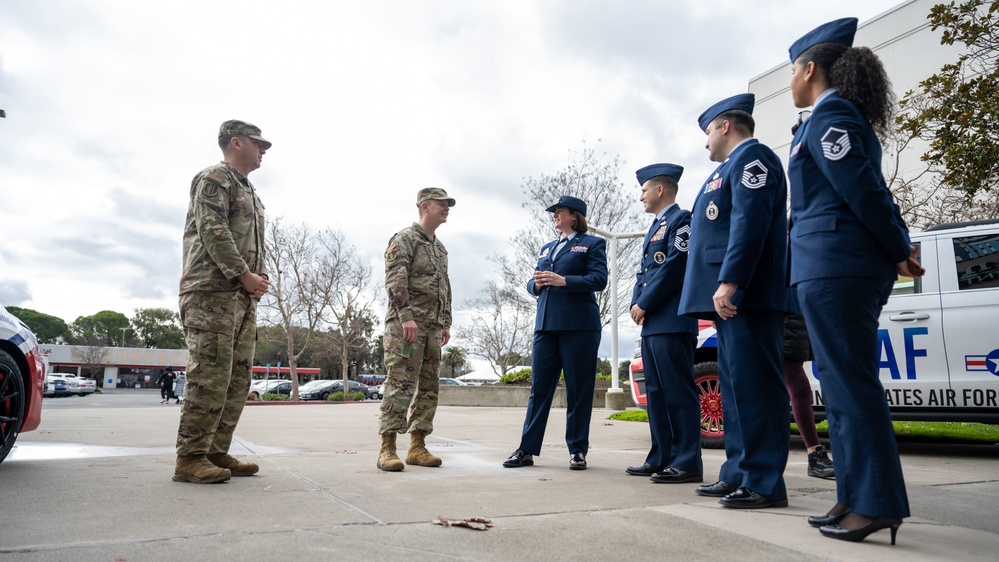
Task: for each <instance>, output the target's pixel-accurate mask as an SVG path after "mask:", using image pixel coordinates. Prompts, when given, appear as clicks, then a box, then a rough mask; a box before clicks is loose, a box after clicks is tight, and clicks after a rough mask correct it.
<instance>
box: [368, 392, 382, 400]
mask: <svg viewBox="0 0 999 562" xmlns="http://www.w3.org/2000/svg"><path fill="white" fill-rule="evenodd" d="M371 398H372V399H373V400H381V399H382V395H381V394H378V393H377V392H374V393H372V394H371Z"/></svg>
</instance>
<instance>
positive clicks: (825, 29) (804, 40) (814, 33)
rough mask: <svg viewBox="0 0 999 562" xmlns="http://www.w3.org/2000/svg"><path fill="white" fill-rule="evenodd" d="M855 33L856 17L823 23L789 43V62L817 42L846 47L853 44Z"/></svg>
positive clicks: (796, 58)
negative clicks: (838, 44)
mask: <svg viewBox="0 0 999 562" xmlns="http://www.w3.org/2000/svg"><path fill="white" fill-rule="evenodd" d="M856 33H857V18H843V19H838V20H834V21H831V22H829V23H824V24H822V25H820V26H818V27H816V28H815V29H813V30H811V31H809V32H808V33H806V34H804V35H803V36H802V37H801V39H798V40H797V41H795V42H794V43H792V44H791V48H790V49H788V50H787V52H788V53H790V54H791V62H792V63H793V62H794V61H796V60H798V57H800V56H801V53H804V52H805V51H806V50H808V48H809V47H811V46H813V45H818V44H819V43H842V44H843V45H846V46H847V47H852V46H853V36H854V35H855V34H856Z"/></svg>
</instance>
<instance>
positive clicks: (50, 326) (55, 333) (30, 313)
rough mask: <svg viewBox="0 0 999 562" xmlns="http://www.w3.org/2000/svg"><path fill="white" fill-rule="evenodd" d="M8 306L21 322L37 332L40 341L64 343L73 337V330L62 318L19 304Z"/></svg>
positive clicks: (36, 335)
mask: <svg viewBox="0 0 999 562" xmlns="http://www.w3.org/2000/svg"><path fill="white" fill-rule="evenodd" d="M6 308H7V310H8V311H9V312H10V313H11V314H13V315H14V316H17V317H18V318H20V319H21V322H24V323H25V324H27V325H28V327H29V328H31V331H32V332H34V333H35V337H37V338H38V343H49V344H64V343H67V342H69V341H70V340H71V339H72V337H73V336H72V332H70V330H69V325H68V324H66V321H65V320H63V319H62V318H58V317H55V316H52V315H50V314H45V313H44V312H38V311H37V310H32V309H30V308H21V307H19V306H8V307H6Z"/></svg>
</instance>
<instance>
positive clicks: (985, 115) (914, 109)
mask: <svg viewBox="0 0 999 562" xmlns="http://www.w3.org/2000/svg"><path fill="white" fill-rule="evenodd" d="M928 19H929V20H930V26H931V28H932V29H934V30H936V29H940V28H943V36H942V37H941V41H940V42H941V44H943V45H953V44H955V43H961V44H964V45H965V46H966V48H967V50H966V51H965V52H964V53H963V54H962V55H961V56H960V57H958V59H957V61H956V62H954V63H950V64H946V65H944V66H943V67H942V68H941V69H940V71H939V72H937V73H936V74H934V75H932V76H930V77H929V78H927V79H926V80H923V81H922V82H920V83H919V89H920V91H919V92H914V91H909V92H907V93H906V94H905V97H903V99H902V100H901V101H900V102H899V104H900V106H901V109H902V111H901V112H900V113H899V115H898V117H897V118H896V125H897V126H898V127H899V128H900V129H901V130H902V131H903V132H904V133H905V134H907V135H909V136H910V137H912V138H921V139H924V140H927V141H929V149H928V150H927V152H926V153H925V154H924V155H923V157H922V159H923V161H925V162H926V163H927V164H928V165H929V166H930V168H931V169H932V170H933V171H934V172H936V173H938V174H939V184H940V185H941V186H942V187H944V188H947V189H953V190H956V191H957V192H964V193H966V194H967V196H968V198H969V200H968V201H967V204H968V205H969V206H970V205H972V204H973V203H974V201H973V200H972V199H973V198H974V197H975V196H976V194H977V193H978V192H979V190H981V191H984V192H990V191H992V190H993V189H994V188H995V187H996V184H997V182H999V111H996V107H999V65H997V62H999V2H995V1H987V0H969V1H967V2H963V3H960V4H958V3H956V2H951V3H950V4H937V5H936V6H934V7H933V8H932V9H931V10H930V14H929V16H928Z"/></svg>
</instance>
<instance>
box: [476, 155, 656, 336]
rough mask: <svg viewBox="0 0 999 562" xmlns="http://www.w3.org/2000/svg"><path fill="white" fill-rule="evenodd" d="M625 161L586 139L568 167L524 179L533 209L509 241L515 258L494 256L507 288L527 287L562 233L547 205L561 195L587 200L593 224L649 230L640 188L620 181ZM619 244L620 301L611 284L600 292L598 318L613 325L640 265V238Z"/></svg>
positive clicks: (618, 229) (529, 206)
mask: <svg viewBox="0 0 999 562" xmlns="http://www.w3.org/2000/svg"><path fill="white" fill-rule="evenodd" d="M598 142H599V141H598ZM622 165H623V162H622V160H621V158H620V156H614V157H613V158H610V159H607V154H606V153H603V154H598V153H597V150H596V148H590V147H588V146H586V144H585V143H583V148H582V149H581V150H580V151H578V152H574V151H570V153H569V164H568V165H567V166H566V167H565V168H564V169H562V170H559V171H557V172H555V173H554V174H550V175H549V174H542V175H541V176H539V177H537V178H532V177H529V178H527V179H525V180H524V184H523V186H522V189H523V191H524V194H525V195H526V196H527V202H526V203H524V204H523V207H524V208H525V209H527V210H528V211H530V219H529V222H528V224H527V225H526V226H525V227H524V228H522V229H520V230H519V231H517V233H516V234H515V235H514V236H513V237H512V238H511V239H510V246H511V247H512V248H513V252H514V255H513V257H512V258H508V257H506V256H493V257H492V258H491V259H492V260H493V262H494V263H496V264H497V265H498V266H499V267H500V271H501V274H502V276H503V279H504V282H505V283H506V284H507V286H509V287H518V288H523V287H524V286H525V284H526V283H527V280H528V279H530V278H531V276H532V275H533V274H534V268H535V266H537V263H538V251H539V250H540V249H541V246H543V245H544V244H546V243H548V242H551V241H552V240H555V239H556V238H558V237H559V236H560V235H559V233H558V232H557V231H556V230H555V228H554V227H553V225H552V217H551V213H548V212H546V211H545V209H546V208H547V207H548V206H549V205H551V204H553V203H555V202H556V201H558V198H559V197H560V196H562V195H572V196H573V197H578V198H580V199H582V200H583V201H585V202H586V205H587V211H586V222H587V223H588V224H589V225H590V226H596V227H600V228H602V229H604V230H607V231H610V232H615V233H621V232H638V231H644V230H645V229H646V227H647V226H648V224H647V223H646V222H644V221H643V219H642V216H643V212H642V210H641V208H640V207H638V206H636V205H634V202H635V201H636V200H637V197H638V191H637V190H627V189H625V187H624V184H623V183H621V181H620V180H619V179H618V172H619V171H620V169H621V166H622ZM607 243H608V246H609V245H610V244H611V243H612V241H610V240H608V241H607ZM619 244H620V245H619V246H618V254H617V255H618V266H619V267H620V269H619V270H618V277H617V283H618V302H617V303H611V302H610V300H611V291H610V288H609V287H608V288H607V290H605V291H602V292H600V293H598V294H597V301H598V303H599V305H600V318H601V319H602V321H603V324H604V325H607V324H608V323H610V321H611V315H612V314H617V315H620V314H622V313H624V312H625V310H627V308H628V305H629V304H630V303H631V287H632V284H633V283H634V278H635V272H636V271H637V268H638V252H639V251H640V249H641V240H640V239H634V238H633V239H629V240H622V241H620V242H619ZM525 294H526V293H525Z"/></svg>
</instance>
